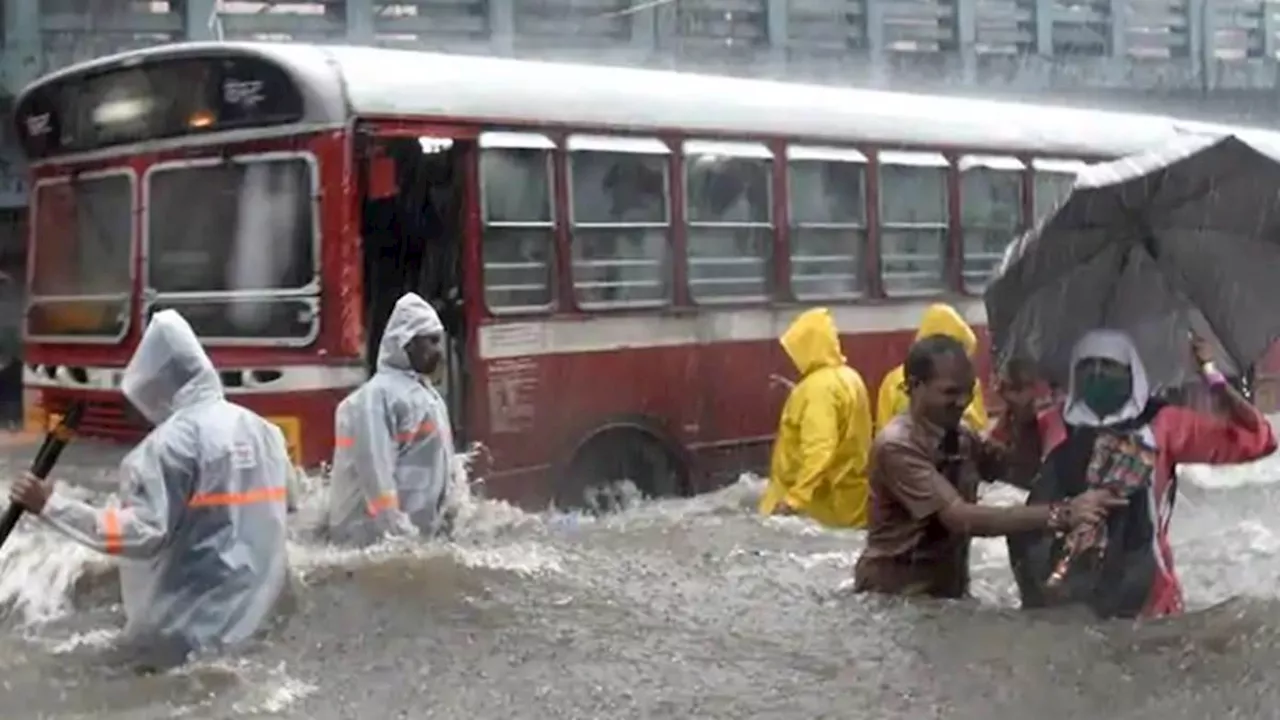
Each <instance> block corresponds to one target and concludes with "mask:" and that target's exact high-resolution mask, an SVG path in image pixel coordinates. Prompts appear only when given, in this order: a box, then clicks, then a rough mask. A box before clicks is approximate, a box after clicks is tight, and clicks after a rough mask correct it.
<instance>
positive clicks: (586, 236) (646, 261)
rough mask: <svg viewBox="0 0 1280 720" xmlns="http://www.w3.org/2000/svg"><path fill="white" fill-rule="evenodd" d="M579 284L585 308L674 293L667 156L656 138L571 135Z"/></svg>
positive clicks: (650, 300) (654, 301) (644, 301)
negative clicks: (672, 287) (672, 284)
mask: <svg viewBox="0 0 1280 720" xmlns="http://www.w3.org/2000/svg"><path fill="white" fill-rule="evenodd" d="M568 147H569V152H570V153H571V155H570V165H569V176H570V185H569V192H570V197H569V203H570V208H571V212H572V218H573V287H574V292H576V293H577V296H578V302H579V304H581V306H582V307H584V308H592V307H617V306H620V305H659V304H663V303H665V302H666V301H668V300H669V299H670V297H671V280H670V278H671V262H670V243H669V241H668V237H669V229H670V224H671V219H670V214H669V213H668V208H667V155H669V154H670V152H671V151H670V149H669V148H667V146H666V144H665V143H663V142H662V141H661V140H657V139H654V138H621V137H600V136H590V135H574V136H572V137H570V138H569V143H568Z"/></svg>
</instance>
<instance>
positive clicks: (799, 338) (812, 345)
mask: <svg viewBox="0 0 1280 720" xmlns="http://www.w3.org/2000/svg"><path fill="white" fill-rule="evenodd" d="M957 317H958V316H957ZM972 334H973V333H972V332H970V335H972ZM781 343H782V349H783V350H786V351H787V355H788V356H790V358H791V362H793V363H795V364H796V369H797V370H799V371H800V374H801V375H802V376H803V375H808V374H809V373H811V372H813V371H814V370H817V369H818V368H824V367H839V366H841V365H843V364H844V363H845V360H844V354H843V353H841V352H840V335H839V334H838V333H837V332H836V321H835V320H833V319H832V317H831V311H830V310H827V309H826V308H814V309H812V310H807V311H805V312H803V313H801V314H800V317H798V318H796V319H795V321H794V322H792V323H791V327H789V328H787V331H786V332H785V333H783V334H782V339H781Z"/></svg>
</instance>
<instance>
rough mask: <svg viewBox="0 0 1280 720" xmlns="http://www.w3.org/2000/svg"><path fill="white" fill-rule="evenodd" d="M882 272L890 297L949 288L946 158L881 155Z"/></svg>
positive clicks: (912, 153)
mask: <svg viewBox="0 0 1280 720" xmlns="http://www.w3.org/2000/svg"><path fill="white" fill-rule="evenodd" d="M879 161H880V267H881V271H882V273H883V278H884V280H883V283H884V289H885V292H886V293H887V294H889V295H912V294H928V293H936V292H939V291H941V290H943V289H945V288H946V256H947V252H946V248H947V242H946V241H947V221H948V215H947V159H946V158H945V157H943V156H942V154H941V153H925V152H882V153H880V156H879Z"/></svg>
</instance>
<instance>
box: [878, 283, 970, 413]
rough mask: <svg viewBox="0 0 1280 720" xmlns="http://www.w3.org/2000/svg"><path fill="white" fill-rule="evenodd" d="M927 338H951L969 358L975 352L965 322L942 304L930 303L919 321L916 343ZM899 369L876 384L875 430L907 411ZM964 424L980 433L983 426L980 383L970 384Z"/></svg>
mask: <svg viewBox="0 0 1280 720" xmlns="http://www.w3.org/2000/svg"><path fill="white" fill-rule="evenodd" d="M930 335H946V336H947V337H950V338H954V339H955V340H957V341H959V342H960V344H961V345H963V346H964V349H965V352H967V353H968V354H969V357H970V358H972V357H973V354H974V352H976V351H977V349H978V337H977V335H975V334H974V333H973V328H971V327H969V323H967V322H965V321H964V318H962V317H960V313H958V312H956V309H955V308H953V307H951V306H950V305H947V304H945V303H934V304H933V305H930V306H929V307H928V308H926V309H925V311H924V316H923V317H921V318H920V329H919V330H918V331H916V340H917V341H919V340H921V339H923V338H926V337H928V336H930ZM902 368H903V366H902V365H899V366H897V367H895V368H894V369H892V370H890V371H889V374H888V375H885V377H884V380H882V381H881V382H880V392H879V394H878V396H877V398H878V399H877V402H876V431H877V432H879V431H880V430H883V429H884V428H885V427H886V426H887V425H888V424H889V421H890V420H892V419H893V418H895V417H897V416H898V415H901V414H902V413H904V412H906V411H907V408H908V407H909V406H910V404H911V399H910V397H909V396H908V395H907V388H906V384H905V382H904V378H903V369H902ZM964 422H965V424H966V425H968V426H969V427H970V428H972V429H973V430H976V431H978V432H982V431H983V430H985V429H986V427H987V408H986V405H985V404H984V403H983V401H982V382H981V381H980V380H977V379H975V380H974V381H973V401H972V402H971V403H969V407H968V408H966V409H965V412H964Z"/></svg>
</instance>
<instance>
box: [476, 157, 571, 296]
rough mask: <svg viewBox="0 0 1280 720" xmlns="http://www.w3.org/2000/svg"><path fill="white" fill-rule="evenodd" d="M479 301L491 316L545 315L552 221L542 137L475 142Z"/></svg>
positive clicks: (551, 266)
mask: <svg viewBox="0 0 1280 720" xmlns="http://www.w3.org/2000/svg"><path fill="white" fill-rule="evenodd" d="M480 148H481V150H480V182H481V201H482V203H483V209H484V214H483V215H482V217H483V219H484V242H483V255H484V288H485V289H484V297H485V302H486V303H487V304H488V306H489V309H490V310H492V311H493V312H495V313H499V312H504V311H506V312H512V311H520V310H545V309H547V308H549V307H551V303H552V298H553V295H552V288H553V287H554V286H555V284H554V273H555V270H554V263H552V261H551V259H552V257H554V252H555V215H554V212H553V210H552V208H553V207H554V202H553V200H552V184H551V151H552V150H554V149H555V144H554V143H553V142H551V139H550V138H548V137H546V136H545V135H538V134H534V133H516V132H487V133H483V134H482V135H481V136H480Z"/></svg>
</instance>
